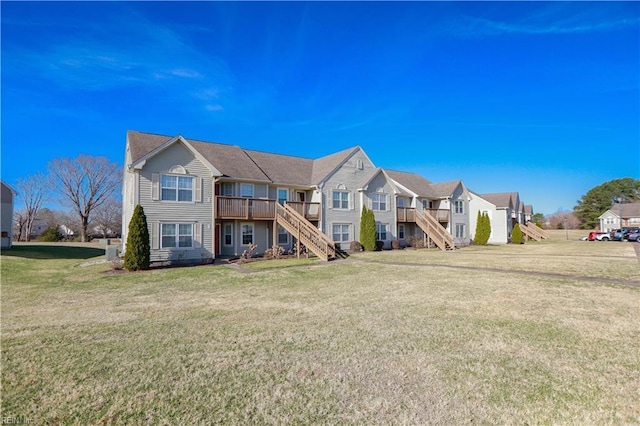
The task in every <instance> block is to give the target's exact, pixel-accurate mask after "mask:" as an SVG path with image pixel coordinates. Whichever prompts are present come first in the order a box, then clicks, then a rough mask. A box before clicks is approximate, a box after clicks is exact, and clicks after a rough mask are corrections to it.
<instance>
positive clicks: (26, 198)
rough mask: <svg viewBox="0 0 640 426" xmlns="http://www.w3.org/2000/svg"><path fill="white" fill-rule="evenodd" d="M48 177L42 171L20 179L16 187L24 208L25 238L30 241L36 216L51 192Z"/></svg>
mask: <svg viewBox="0 0 640 426" xmlns="http://www.w3.org/2000/svg"><path fill="white" fill-rule="evenodd" d="M48 182H49V181H48V179H47V177H46V176H45V175H44V174H42V173H37V174H35V175H31V176H28V177H26V178H24V179H18V183H17V184H16V188H17V190H18V193H19V194H20V199H21V200H22V204H23V205H24V208H23V209H22V214H23V215H24V221H25V222H24V239H25V241H29V240H30V238H31V231H32V229H33V222H34V221H35V220H36V216H37V215H38V212H39V211H40V208H41V207H42V203H44V201H45V200H46V198H47V195H48V192H49V185H48Z"/></svg>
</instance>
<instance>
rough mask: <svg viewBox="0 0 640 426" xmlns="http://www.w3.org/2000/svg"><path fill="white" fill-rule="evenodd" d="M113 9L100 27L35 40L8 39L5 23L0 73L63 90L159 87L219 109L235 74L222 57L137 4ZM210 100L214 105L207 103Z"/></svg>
mask: <svg viewBox="0 0 640 426" xmlns="http://www.w3.org/2000/svg"><path fill="white" fill-rule="evenodd" d="M114 10H116V9H114ZM116 12H117V13H116V14H117V16H116V15H115V14H114V15H113V16H105V17H104V18H103V20H102V21H101V24H100V25H99V26H98V25H95V24H93V23H92V22H91V21H79V22H77V26H78V28H73V30H70V31H66V32H65V31H64V30H62V31H60V32H56V34H55V35H56V36H55V37H51V39H50V40H48V39H44V40H39V42H38V43H37V44H29V43H22V41H21V39H20V37H19V34H20V31H16V32H15V34H16V36H15V37H12V36H11V32H7V31H5V28H4V25H3V38H4V40H3V44H4V46H3V54H4V55H5V56H4V57H5V58H8V59H7V60H4V61H3V65H4V66H3V73H9V74H13V75H16V76H17V75H19V76H21V77H28V78H29V79H31V80H32V81H40V82H42V84H43V85H47V86H48V87H51V88H58V89H60V90H65V91H88V92H94V91H104V90H111V89H118V88H127V87H136V88H145V87H147V88H148V87H151V88H153V87H155V86H158V85H162V91H163V92H165V93H169V94H171V95H170V96H171V98H173V99H180V98H182V99H185V102H193V100H194V99H195V100H198V101H201V102H203V106H204V107H205V108H206V109H208V110H212V108H213V110H216V111H219V110H222V106H221V102H223V101H224V99H222V98H221V93H223V92H224V91H226V92H228V91H229V90H230V87H232V85H233V82H234V76H233V74H232V73H231V71H230V70H229V68H228V66H227V65H226V63H225V62H224V61H223V60H222V59H221V58H219V57H215V56H211V55H206V54H203V52H200V51H198V50H197V49H196V48H194V47H193V44H192V43H191V42H190V41H189V40H188V39H185V38H184V37H188V36H189V33H185V34H178V33H177V32H176V31H174V30H172V29H171V28H170V27H167V26H165V25H160V24H157V23H155V22H153V21H151V20H149V19H147V18H146V17H145V16H143V15H141V14H140V13H138V12H137V11H136V10H135V8H130V7H126V6H122V7H121V8H118V9H117V10H116ZM116 21H117V22H116ZM20 27H22V26H20ZM107 27H108V28H109V31H110V32H109V33H108V34H107V33H105V28H107ZM18 30H20V28H18ZM23 30H24V29H23ZM181 30H184V27H181ZM44 31H45V32H46V28H45V29H44ZM197 31H198V32H200V31H201V30H200V29H197ZM6 34H9V36H6ZM77 34H82V37H78V36H77ZM7 53H8V54H7ZM3 59H4V58H3ZM212 87H215V88H216V89H211V88H212ZM214 95H215V96H214ZM213 98H216V99H217V101H216V105H212V103H211V102H210V101H211V99H213ZM194 106H195V105H194Z"/></svg>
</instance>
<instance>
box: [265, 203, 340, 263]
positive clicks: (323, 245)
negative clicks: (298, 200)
mask: <svg viewBox="0 0 640 426" xmlns="http://www.w3.org/2000/svg"><path fill="white" fill-rule="evenodd" d="M275 223H276V225H280V226H282V227H283V228H284V229H285V230H286V231H287V232H288V233H290V234H291V235H293V236H294V237H295V238H296V239H297V240H298V241H299V242H300V243H302V244H304V245H305V247H306V248H307V249H309V250H311V251H312V252H313V253H314V254H315V255H316V256H318V257H319V258H320V259H322V260H324V261H328V260H330V259H335V258H336V247H335V243H334V242H333V241H331V239H330V238H329V237H328V236H326V235H325V234H324V233H323V232H322V231H320V230H319V229H318V228H316V227H315V226H313V224H312V223H311V222H309V221H308V220H307V219H305V218H304V216H302V215H301V214H300V213H298V212H297V211H296V210H295V209H294V208H292V207H291V206H289V205H287V204H286V203H285V204H284V205H281V204H278V203H276V217H275ZM276 228H277V227H274V229H276ZM297 252H298V253H300V250H297Z"/></svg>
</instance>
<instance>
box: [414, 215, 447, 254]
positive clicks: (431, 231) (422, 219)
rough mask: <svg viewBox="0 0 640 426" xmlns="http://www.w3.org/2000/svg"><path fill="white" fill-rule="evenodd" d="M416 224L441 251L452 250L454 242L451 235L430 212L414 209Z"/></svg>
mask: <svg viewBox="0 0 640 426" xmlns="http://www.w3.org/2000/svg"><path fill="white" fill-rule="evenodd" d="M416 224H417V225H418V226H419V227H420V229H422V230H423V231H424V233H425V234H427V237H429V238H430V239H431V241H433V242H434V243H435V244H436V246H438V248H439V249H440V250H442V251H448V250H454V249H455V244H454V241H453V235H451V234H450V233H449V232H448V231H447V230H446V229H445V227H444V226H442V225H440V222H438V220H437V219H436V218H435V217H433V216H432V215H430V214H423V213H421V212H419V211H416Z"/></svg>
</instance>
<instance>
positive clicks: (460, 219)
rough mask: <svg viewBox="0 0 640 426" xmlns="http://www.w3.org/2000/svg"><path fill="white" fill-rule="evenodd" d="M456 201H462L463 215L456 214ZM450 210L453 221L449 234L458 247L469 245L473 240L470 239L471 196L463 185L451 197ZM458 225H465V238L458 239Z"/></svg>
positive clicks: (450, 223)
mask: <svg viewBox="0 0 640 426" xmlns="http://www.w3.org/2000/svg"><path fill="white" fill-rule="evenodd" d="M455 201H462V204H463V212H462V213H456V210H455ZM450 209H451V220H450V222H449V232H450V233H451V235H453V237H454V241H455V243H456V245H468V244H469V241H470V240H471V237H470V227H471V223H470V221H469V210H470V206H469V194H468V192H467V191H466V190H465V189H464V187H463V186H462V185H458V187H457V188H456V189H455V191H454V192H453V194H452V195H451V202H450ZM476 214H477V213H476ZM456 224H463V225H464V236H462V237H459V238H456Z"/></svg>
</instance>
